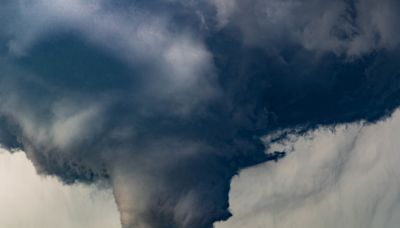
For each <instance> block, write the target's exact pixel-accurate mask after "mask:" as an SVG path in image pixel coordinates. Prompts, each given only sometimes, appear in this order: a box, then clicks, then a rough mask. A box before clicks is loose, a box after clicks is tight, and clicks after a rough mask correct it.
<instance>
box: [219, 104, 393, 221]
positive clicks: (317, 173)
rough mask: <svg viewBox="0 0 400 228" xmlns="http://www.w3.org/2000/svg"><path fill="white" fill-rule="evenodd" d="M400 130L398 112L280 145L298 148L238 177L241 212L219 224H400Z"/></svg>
mask: <svg viewBox="0 0 400 228" xmlns="http://www.w3.org/2000/svg"><path fill="white" fill-rule="evenodd" d="M399 135H400V111H397V112H395V114H394V115H393V117H391V118H389V119H387V120H385V121H383V122H379V123H377V124H374V125H369V126H363V125H362V124H352V125H348V126H339V127H336V128H335V129H334V131H332V129H326V128H322V129H318V130H316V131H314V132H311V133H309V135H307V136H302V137H291V139H290V140H288V141H286V142H284V143H283V144H281V145H279V144H275V145H273V146H272V147H271V150H275V149H282V148H291V147H293V152H292V153H289V154H288V156H287V157H285V158H284V159H282V160H281V161H280V162H278V163H274V162H270V163H266V164H263V165H259V166H257V167H254V168H250V169H248V170H245V171H242V172H241V173H240V175H238V176H237V177H235V178H234V179H233V181H232V189H231V192H230V205H231V210H232V213H233V217H232V218H230V219H229V220H228V221H227V222H221V223H217V224H216V228H228V227H229V228H236V227H238V228H239V227H251V228H262V227H271V228H274V227H275V228H288V227H316V228H317V227H325V228H337V227H349V228H350V227H351V228H356V227H360V228H361V227H362V228H366V227H370V228H381V227H385V228H391V227H393V228H395V227H398V224H400V181H399V176H400V169H399V168H398V167H399V166H398V164H399V162H400V153H399V151H398V148H400V141H399V140H398V136H399Z"/></svg>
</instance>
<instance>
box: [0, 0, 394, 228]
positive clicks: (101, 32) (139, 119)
mask: <svg viewBox="0 0 400 228" xmlns="http://www.w3.org/2000/svg"><path fill="white" fill-rule="evenodd" d="M398 8H399V5H398V3H397V2H396V1H394V0H393V1H390V0H385V1H382V2H380V4H379V5H378V4H377V3H375V2H374V1H369V0H364V1H344V0H343V1H312V0H310V1H294V0H292V1H289V0H287V1H274V0H264V1H261V0H252V1H246V2H244V1H229V2H228V1H224V0H207V1H180V0H158V1H152V2H149V1H127V0H117V1H109V0H101V1H94V0H93V1H83V0H72V1H71V0H69V1H67V0H53V1H47V0H18V1H8V0H7V1H5V2H4V3H1V6H0V12H1V16H0V21H1V22H0V23H1V25H2V27H1V29H0V40H1V47H0V51H1V56H0V126H1V127H0V141H1V143H2V145H3V146H4V147H6V148H8V149H10V150H15V149H20V150H23V151H24V152H25V153H26V154H27V156H28V158H29V159H30V160H31V161H32V162H33V164H34V165H35V168H36V169H37V170H38V172H40V173H41V174H44V175H55V176H57V177H59V178H60V180H62V181H64V182H65V183H68V184H73V183H76V182H83V183H99V182H101V183H104V182H106V183H107V184H108V185H109V187H110V188H112V190H113V193H114V196H115V199H116V202H117V205H118V208H119V211H120V215H121V222H122V225H123V227H124V228H130V227H157V228H158V227H160V228H161V227H169V228H170V227H177V228H181V227H182V228H184V227H193V228H196V227H199V228H205V227H212V224H213V223H214V222H215V221H218V220H224V219H227V218H228V217H229V216H230V212H229V210H228V206H229V205H228V192H229V188H230V187H229V186H230V180H231V178H232V177H233V176H234V175H235V174H237V173H238V171H239V170H241V169H243V168H246V167H249V166H253V165H256V164H259V163H262V162H265V161H268V160H269V159H271V156H269V155H267V154H265V152H264V151H265V145H264V144H263V142H262V141H261V137H262V136H264V135H266V134H269V133H271V132H276V131H279V130H282V129H292V130H293V131H295V132H297V133H302V132H304V131H306V130H309V129H314V128H315V127H317V126H320V125H336V124H339V123H346V122H353V121H358V120H361V119H363V120H366V121H376V120H379V119H381V118H383V117H386V116H387V115H389V114H391V112H393V110H394V109H395V108H396V107H397V106H398V105H399V102H400V97H399V96H398V95H399V91H400V79H399V76H400V75H399V73H400V72H399V69H398V67H397V66H398V64H399V57H400V56H399V54H400V53H399V51H398V40H399V39H398V38H397V37H398V34H397V33H396V32H395V31H396V29H397V27H396V26H398V25H397V23H395V21H396V19H397V16H398V12H399V9H398ZM283 136H284V135H281V136H277V137H278V138H279V137H283ZM267 146H268V145H267Z"/></svg>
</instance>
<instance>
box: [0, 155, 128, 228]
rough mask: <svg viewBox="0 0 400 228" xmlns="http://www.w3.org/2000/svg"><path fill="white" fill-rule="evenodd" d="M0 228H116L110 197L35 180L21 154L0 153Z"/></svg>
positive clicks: (90, 189)
mask: <svg viewBox="0 0 400 228" xmlns="http://www.w3.org/2000/svg"><path fill="white" fill-rule="evenodd" d="M0 181H1V183H2V185H1V188H0V202H1V207H0V226H1V227H7V228H35V227H43V228H50V227H60V228H71V227H78V228H84V227H89V228H98V227H100V228H103V227H104V228H106V227H109V228H118V227H121V224H120V221H119V214H118V211H117V207H116V205H115V201H114V198H113V196H112V193H111V192H110V191H109V190H106V189H98V188H96V187H95V186H86V185H74V186H67V185H64V184H62V183H61V182H60V181H58V180H57V179H56V178H55V177H47V176H39V175H38V174H37V173H36V171H35V168H34V167H33V165H32V163H31V162H30V161H29V160H28V159H27V158H26V156H25V154H24V153H23V152H15V153H14V154H10V153H9V152H8V151H5V150H1V151H0Z"/></svg>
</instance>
